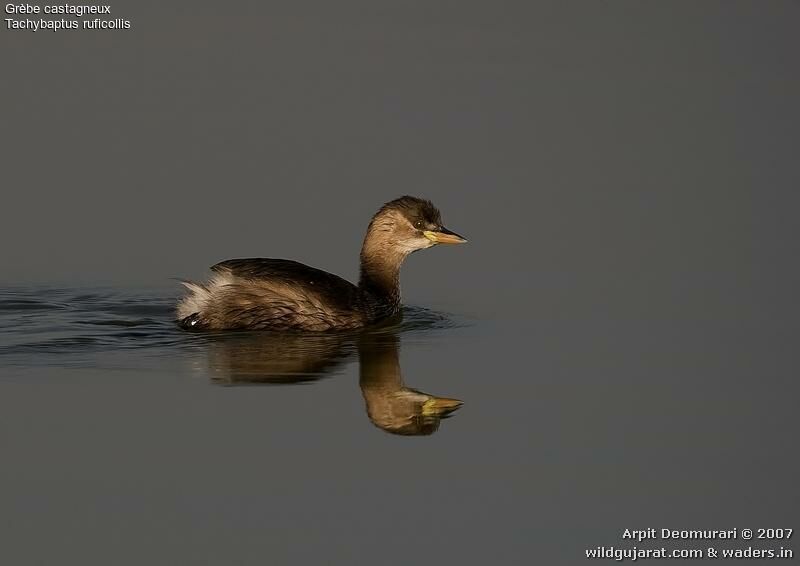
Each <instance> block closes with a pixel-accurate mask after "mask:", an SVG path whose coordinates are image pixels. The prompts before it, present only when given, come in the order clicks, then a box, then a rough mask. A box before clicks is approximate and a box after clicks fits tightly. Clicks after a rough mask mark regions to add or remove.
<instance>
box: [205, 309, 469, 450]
mask: <svg viewBox="0 0 800 566" xmlns="http://www.w3.org/2000/svg"><path fill="white" fill-rule="evenodd" d="M208 346H209V348H208V351H209V356H210V366H211V375H212V381H214V383H218V384H221V385H245V384H287V383H302V382H310V381H314V380H317V379H320V378H323V377H326V376H329V375H332V374H333V373H335V372H336V371H337V370H340V369H341V368H342V367H343V366H344V365H345V364H346V362H347V361H348V360H349V359H350V358H351V357H353V356H355V355H356V354H357V355H358V358H359V361H360V370H359V385H360V386H361V393H362V395H363V396H364V401H365V402H366V409H367V416H368V417H369V419H370V421H372V423H373V424H374V425H375V426H377V427H378V428H381V429H383V430H385V431H386V432H390V433H392V434H400V435H428V434H432V433H434V432H435V431H436V430H437V429H438V428H439V424H440V423H441V420H442V419H443V418H446V417H448V416H449V415H450V414H451V413H453V412H454V411H455V410H457V409H458V408H459V407H460V406H461V404H462V403H461V401H459V400H457V399H449V398H446V397H436V396H434V395H430V394H428V393H423V392H421V391H418V390H416V389H411V388H409V387H406V386H405V384H404V383H403V378H402V375H401V371H400V356H399V349H400V338H399V336H398V332H397V327H396V326H391V325H388V326H384V327H382V328H379V329H373V330H369V331H363V332H360V333H330V334H329V333H324V334H323V333H320V334H308V333H304V334H302V333H298V334H287V333H273V332H263V333H242V334H229V335H219V336H214V339H213V340H211V341H210V342H209V345H208Z"/></svg>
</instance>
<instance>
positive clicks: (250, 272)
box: [211, 258, 357, 294]
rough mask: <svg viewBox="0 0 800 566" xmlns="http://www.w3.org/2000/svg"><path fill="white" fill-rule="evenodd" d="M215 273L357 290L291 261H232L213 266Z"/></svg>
mask: <svg viewBox="0 0 800 566" xmlns="http://www.w3.org/2000/svg"><path fill="white" fill-rule="evenodd" d="M211 270H212V271H214V272H215V273H219V274H220V275H232V276H234V277H237V278H241V279H250V280H258V279H267V280H272V281H276V282H281V283H287V284H292V283H294V284H297V285H303V286H306V287H308V288H309V289H313V288H317V289H330V290H331V291H334V292H339V293H344V294H349V293H352V292H354V291H356V289H357V288H356V286H355V285H353V284H352V283H350V282H349V281H347V280H346V279H342V278H341V277H339V276H338V275H334V274H333V273H328V272H327V271H322V270H321V269H316V268H314V267H310V266H308V265H305V264H303V263H300V262H297V261H292V260H290V259H269V258H246V259H229V260H226V261H221V262H219V263H217V264H216V265H212V266H211Z"/></svg>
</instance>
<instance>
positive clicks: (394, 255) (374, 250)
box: [358, 233, 407, 314]
mask: <svg viewBox="0 0 800 566" xmlns="http://www.w3.org/2000/svg"><path fill="white" fill-rule="evenodd" d="M370 236H371V234H370V233H368V234H367V237H366V239H365V240H364V246H363V247H362V248H361V276H360V278H359V281H358V287H359V289H360V290H361V291H362V292H363V293H365V294H367V295H368V297H369V298H370V299H372V300H374V301H375V302H376V303H377V305H376V306H378V307H380V310H381V311H383V310H386V311H387V312H386V313H383V314H394V313H396V312H397V311H398V310H399V309H400V266H401V265H402V263H403V260H405V258H406V255H407V254H406V253H404V252H402V251H400V250H398V249H396V248H395V247H393V246H391V245H390V244H389V243H388V242H384V241H380V240H378V239H376V238H371V237H370Z"/></svg>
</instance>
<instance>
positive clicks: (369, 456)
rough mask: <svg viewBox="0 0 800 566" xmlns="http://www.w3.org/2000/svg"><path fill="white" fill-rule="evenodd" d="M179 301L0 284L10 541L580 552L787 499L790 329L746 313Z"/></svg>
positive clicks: (0, 427)
mask: <svg viewBox="0 0 800 566" xmlns="http://www.w3.org/2000/svg"><path fill="white" fill-rule="evenodd" d="M173 303H174V295H173V293H172V291H169V290H167V291H164V290H152V291H147V290H142V289H129V290H121V289H113V288H105V289H95V288H85V289H75V288H73V289H54V288H23V287H16V288H9V289H4V290H3V291H2V293H1V294H0V333H1V334H0V335H1V336H2V341H0V375H2V379H1V380H0V388H2V396H0V442H2V446H3V466H2V467H1V468H0V479H2V482H3V483H2V485H3V486H4V488H3V490H2V513H0V517H2V520H3V528H4V532H5V533H14V535H13V537H11V538H7V539H6V541H5V549H6V551H7V552H9V550H8V549H13V552H14V555H15V556H19V557H22V559H20V560H18V561H16V562H15V563H17V564H27V563H30V564H38V563H49V562H50V559H47V560H44V561H40V560H39V558H37V557H53V556H55V554H56V552H58V553H59V554H60V553H67V554H69V555H70V556H80V557H81V560H85V561H87V562H88V563H115V564H141V563H158V564H220V563H225V564H250V563H262V561H263V560H264V559H265V558H264V557H269V560H268V562H269V563H303V562H316V561H318V560H319V559H320V557H321V556H322V557H324V560H325V561H329V562H330V563H337V564H345V563H354V564H375V563H378V564H407V563H409V562H412V563H413V562H418V563H454V562H463V563H468V564H478V563H485V562H489V561H497V560H499V561H500V562H501V563H509V564H522V563H529V558H530V557H531V556H538V555H541V556H544V557H550V558H545V559H544V560H545V561H549V560H550V559H552V560H555V561H559V560H562V561H563V562H561V563H570V562H571V563H579V562H581V561H582V560H583V558H582V555H583V554H582V553H583V549H584V548H591V547H594V546H598V545H604V544H609V545H610V544H619V542H617V541H619V534H620V532H621V531H620V528H619V526H620V525H624V526H625V527H628V526H631V527H630V528H633V527H635V526H641V525H646V526H647V525H652V526H655V527H656V528H661V527H659V525H664V526H666V527H675V528H684V527H687V528H688V527H690V526H692V527H694V526H706V527H708V528H717V527H719V528H723V527H726V528H732V527H734V526H738V527H739V528H744V527H747V526H755V525H776V526H780V525H790V524H791V520H792V518H793V517H794V510H795V503H796V499H795V495H794V493H796V490H794V487H793V484H794V482H795V481H796V477H797V471H798V470H797V461H796V458H795V455H796V450H795V447H796V443H795V441H794V434H795V432H794V431H795V430H796V427H795V426H794V424H796V417H795V415H796V411H795V404H796V401H795V397H794V396H792V395H787V394H786V392H787V390H788V389H787V388H789V387H793V383H794V379H795V377H796V376H795V375H794V374H787V373H780V372H779V373H775V372H771V371H768V363H769V362H768V360H769V358H765V357H762V356H761V354H759V353H758V352H764V353H765V354H766V353H768V352H773V353H774V352H780V349H781V346H780V345H779V344H778V343H777V342H775V338H776V337H777V335H773V337H772V338H771V339H770V340H769V342H767V343H764V344H763V345H759V343H758V342H757V341H754V339H755V338H756V334H751V335H750V347H749V348H748V351H744V350H741V349H740V350H739V351H738V352H737V351H736V350H735V349H734V348H732V341H736V340H739V339H741V332H749V330H746V329H744V330H742V329H740V330H738V331H737V330H735V329H734V330H733V331H732V333H731V329H728V330H726V328H727V326H726V325H725V324H724V323H723V324H722V325H719V324H718V322H713V323H709V322H703V321H702V319H697V318H696V319H695V322H694V323H693V324H689V321H688V320H686V321H685V322H686V324H682V325H679V326H673V327H661V328H659V327H658V325H653V324H652V323H647V324H646V326H642V323H640V322H637V321H636V320H635V318H630V317H626V318H625V320H627V322H625V323H622V319H620V320H618V321H617V322H616V323H614V325H615V333H614V334H613V335H611V334H609V335H603V334H598V333H597V329H594V330H592V329H591V328H588V327H586V326H585V325H586V324H588V323H589V320H588V319H587V320H584V321H583V323H584V327H580V326H579V325H578V324H577V323H578V319H576V318H574V316H575V315H574V313H573V315H569V313H565V314H564V316H562V317H561V318H560V319H559V318H555V317H553V315H552V313H550V312H549V311H547V310H546V309H545V310H544V311H543V312H542V313H541V316H542V320H541V321H538V322H537V321H534V320H529V321H525V322H523V321H520V320H514V319H510V318H505V319H502V320H500V321H498V320H496V319H495V320H492V319H476V318H475V317H467V316H463V315H458V314H457V313H445V312H439V311H436V310H431V309H423V308H414V307H409V308H407V309H406V311H405V313H404V318H403V320H402V321H390V322H389V323H387V324H385V325H382V326H381V327H379V328H376V329H373V330H371V331H368V332H363V333H354V334H331V335H328V334H320V335H303V334H298V335H293V334H271V333H221V334H191V333H185V332H182V331H180V330H178V329H177V328H176V327H175V326H174V324H173V322H172V318H171V315H172V307H173ZM686 315H687V313H683V314H682V315H680V316H686ZM571 317H573V318H571ZM543 321H544V322H543ZM646 327H649V328H650V330H649V331H648V332H642V331H643V330H644V328H646ZM712 329H716V332H713V331H712ZM568 336H569V337H571V338H570V339H568V338H567V337H568ZM759 367H760V368H762V369H764V371H758V370H757V368H759ZM511 368H514V369H513V370H512V369H511ZM456 400H458V401H463V403H464V404H463V406H460V408H459V403H458V401H456ZM42 532H46V533H48V534H47V540H48V547H47V549H40V548H36V545H37V544H38V543H39V533H42ZM78 546H79V547H80V549H78ZM623 546H624V545H623ZM627 546H630V544H628V545H627ZM667 546H670V547H671V548H682V547H687V548H694V547H696V545H694V546H693V545H691V544H689V545H687V544H686V543H681V542H675V543H670V544H667ZM53 549H58V550H57V551H56V550H53ZM153 549H157V552H158V558H156V559H153ZM71 553H74V555H73V554H71ZM26 556H27V557H29V558H30V560H26V559H25V557H26ZM565 556H567V557H568V558H569V557H572V558H574V560H572V559H567V560H565V558H564V557H565ZM498 557H499V558H498Z"/></svg>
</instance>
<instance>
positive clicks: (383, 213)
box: [364, 196, 467, 256]
mask: <svg viewBox="0 0 800 566" xmlns="http://www.w3.org/2000/svg"><path fill="white" fill-rule="evenodd" d="M466 241H467V240H466V239H465V238H463V237H461V236H459V235H458V234H456V233H455V232H451V231H450V230H448V229H447V228H445V227H444V226H443V225H442V215H441V213H440V212H439V210H438V209H437V208H436V207H435V206H433V204H432V203H431V201H429V200H425V199H421V198H417V197H412V196H404V197H400V198H398V199H395V200H393V201H391V202H387V203H386V204H385V205H383V206H382V207H381V209H380V210H379V211H378V212H377V213H376V214H375V216H373V217H372V222H370V224H369V228H368V229H367V237H366V239H365V241H364V251H367V252H372V253H389V254H392V255H394V254H398V255H403V256H404V255H408V254H410V253H411V252H415V251H417V250H422V249H425V248H430V247H431V246H433V245H435V244H463V243H464V242H466Z"/></svg>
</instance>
